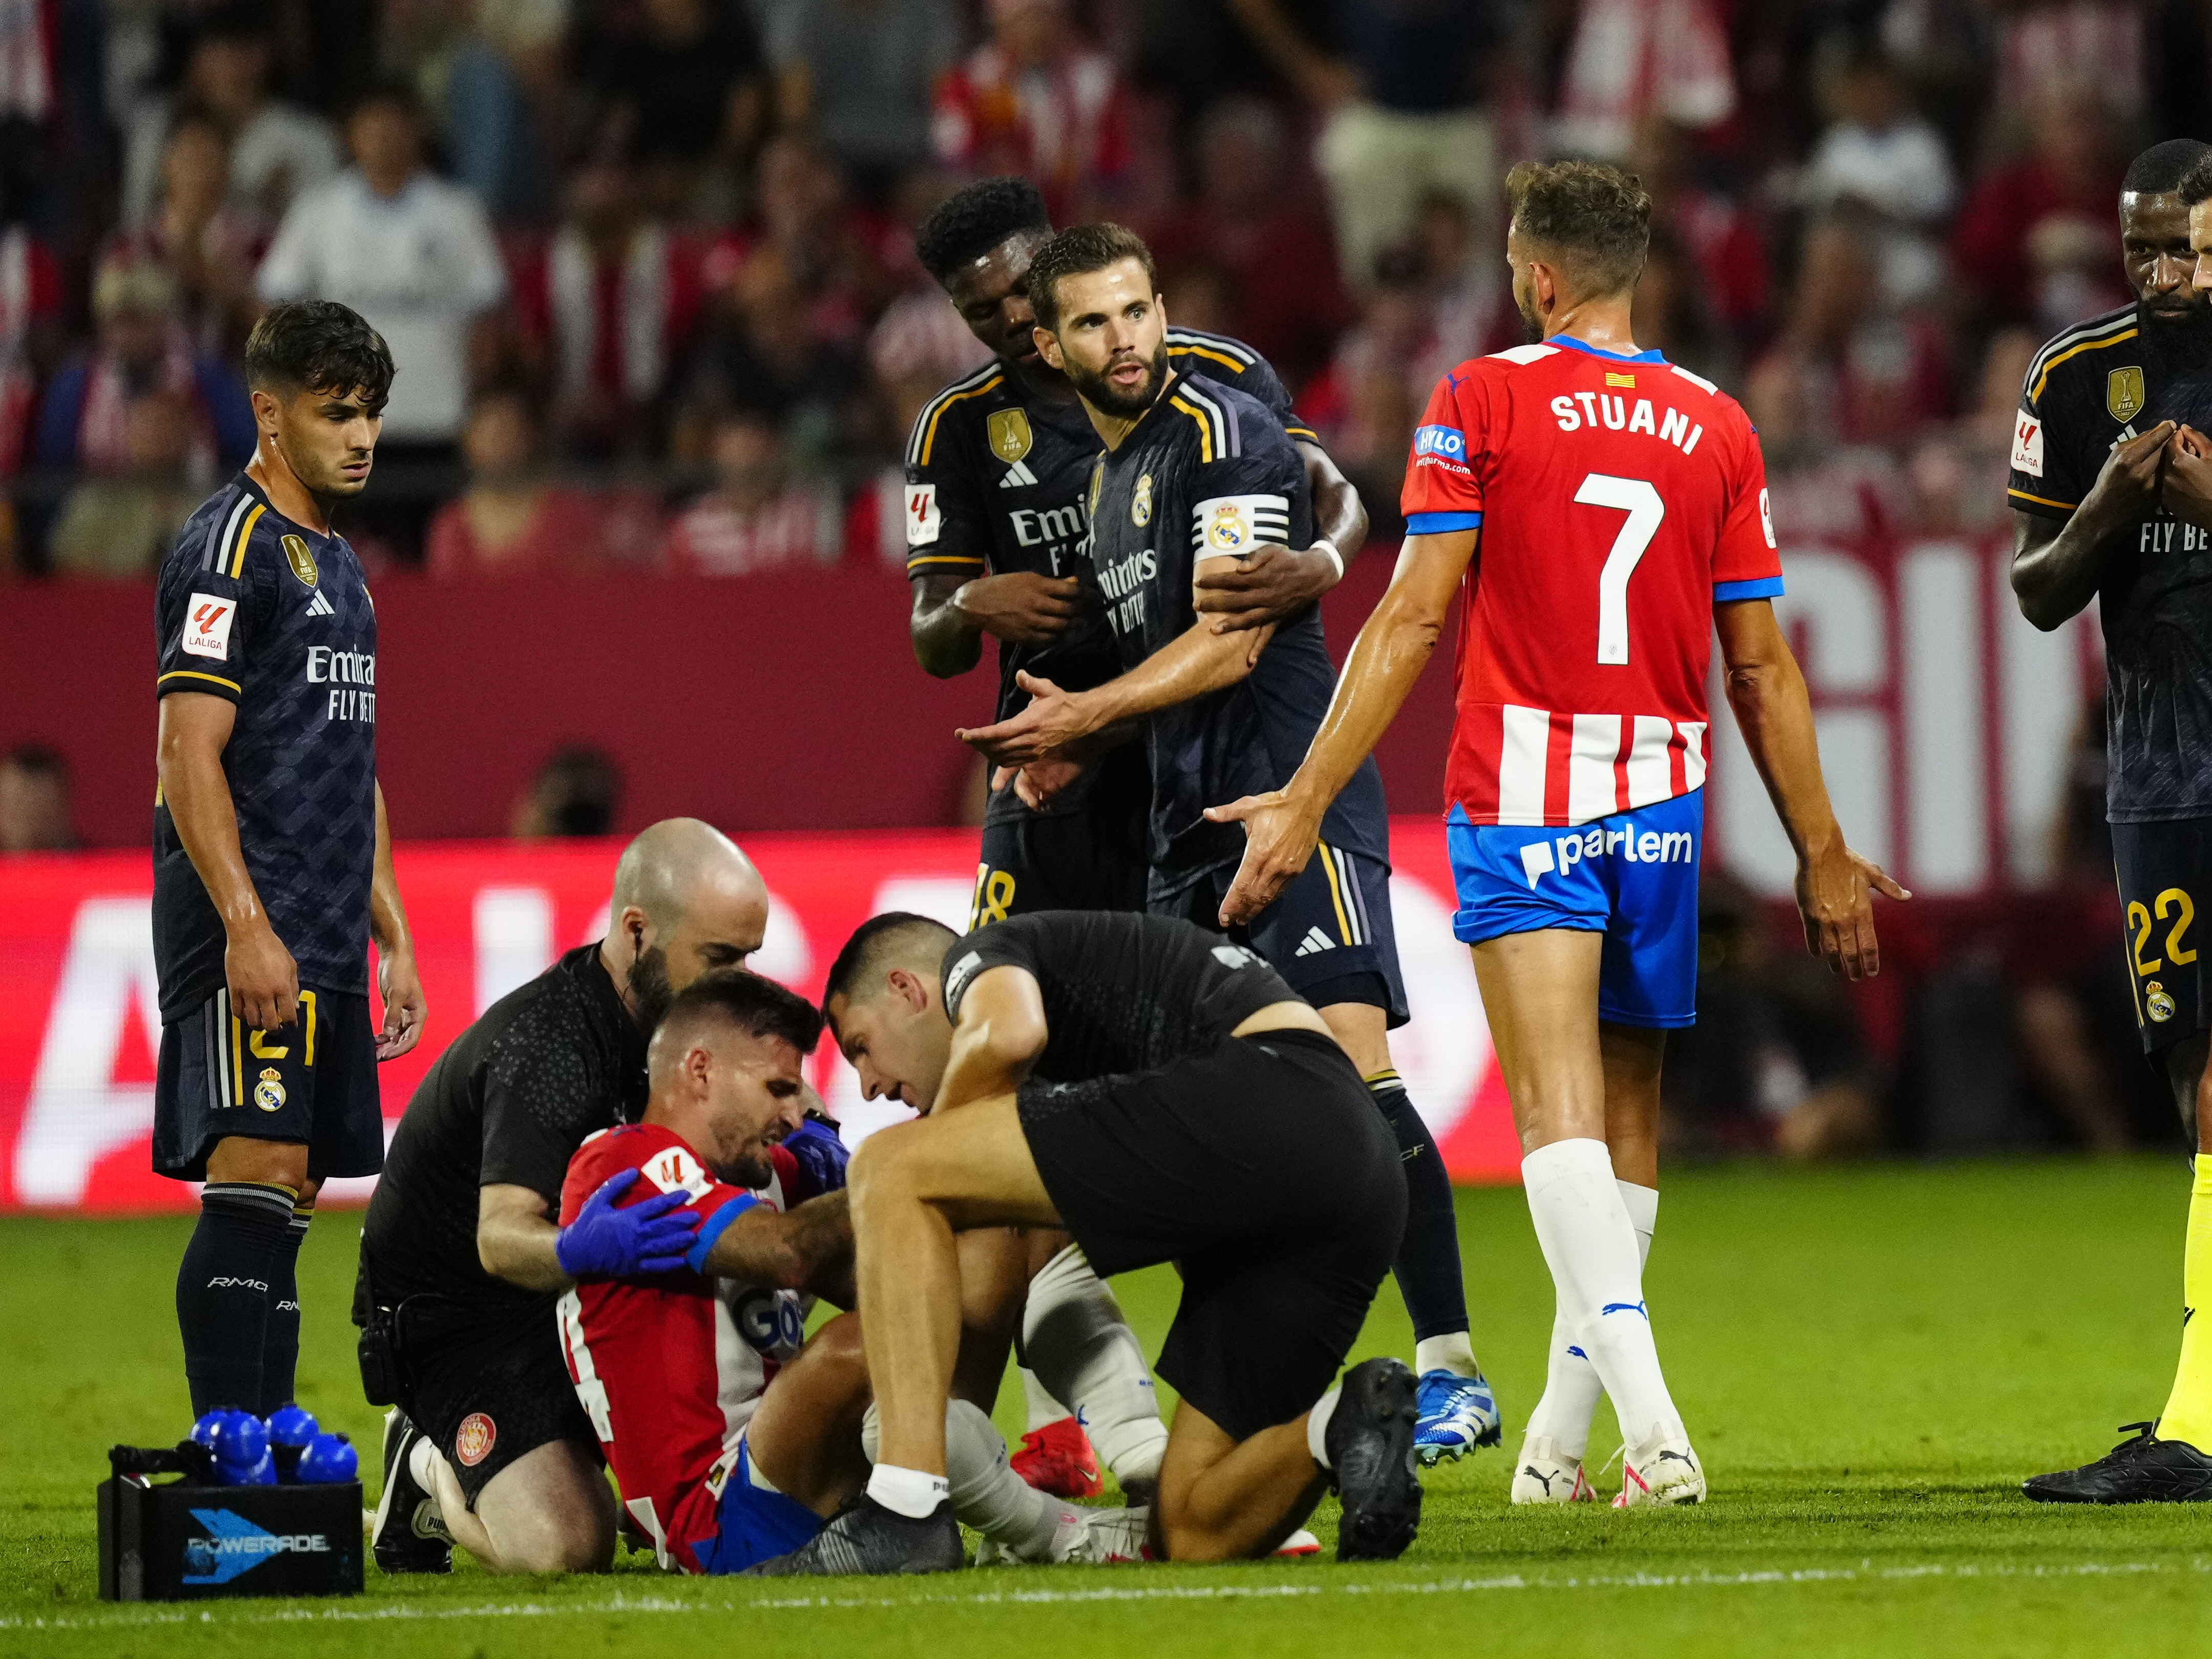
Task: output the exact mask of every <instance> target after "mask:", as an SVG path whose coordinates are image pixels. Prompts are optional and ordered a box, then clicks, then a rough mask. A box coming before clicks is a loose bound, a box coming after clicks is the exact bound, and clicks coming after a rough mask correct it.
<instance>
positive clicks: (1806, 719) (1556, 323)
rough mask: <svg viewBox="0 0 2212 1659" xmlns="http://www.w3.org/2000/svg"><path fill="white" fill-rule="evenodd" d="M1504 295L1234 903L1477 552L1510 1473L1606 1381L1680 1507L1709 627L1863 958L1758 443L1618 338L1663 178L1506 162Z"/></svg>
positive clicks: (1432, 411) (1854, 960)
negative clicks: (1656, 182) (1684, 1159)
mask: <svg viewBox="0 0 2212 1659" xmlns="http://www.w3.org/2000/svg"><path fill="white" fill-rule="evenodd" d="M1507 190H1508V191H1509V193H1510V197H1511V200H1512V204H1513V216H1512V220H1511V223H1510V229H1509V232H1508V234H1507V238H1506V258H1507V261H1508V263H1509V264H1510V265H1511V267H1512V270H1513V293H1514V298H1515V300H1516V302H1517V303H1518V304H1519V306H1520V308H1521V313H1522V317H1523V318H1524V319H1526V320H1527V322H1528V326H1529V330H1530V332H1531V334H1532V336H1533V337H1534V338H1535V339H1536V340H1537V341H1538V342H1540V343H1533V344H1529V345H1524V346H1516V347H1515V348H1513V349H1510V350H1508V351H1502V352H1499V353H1497V354H1496V355H1494V356H1489V357H1485V358H1482V359H1480V360H1478V361H1474V362H1465V363H1462V364H1461V365H1460V366H1459V367H1458V368H1455V369H1454V370H1453V371H1452V372H1451V373H1450V374H1448V375H1446V376H1445V377H1444V379H1443V381H1442V382H1440V383H1439V384H1438V386H1437V388H1436V390H1435V392H1433V393H1432V394H1431V397H1430V399H1429V405H1428V410H1427V413H1426V414H1425V416H1423V419H1422V424H1421V426H1420V427H1419V429H1418V431H1417V432H1416V434H1415V435H1414V443H1413V458H1412V460H1411V463H1410V465H1409V468H1408V471H1407V479H1406V488H1405V510H1406V520H1407V530H1408V532H1410V533H1409V534H1408V536H1407V541H1406V544H1405V548H1404V550H1403V551H1402V552H1401V555H1400V556H1399V561H1398V569H1397V574H1396V575H1395V577H1394V578H1393V580H1392V581H1391V584H1390V587H1389V592H1386V593H1385V594H1384V596H1383V600H1382V603H1381V604H1380V605H1377V607H1376V611H1375V614H1374V615H1373V616H1372V617H1370V618H1369V620H1368V623H1367V625H1366V627H1365V628H1364V629H1362V630H1361V633H1360V635H1359V640H1358V644H1357V645H1356V646H1355V647H1353V650H1352V657H1351V659H1350V661H1349V662H1348V663H1347V664H1346V668H1345V673H1344V678H1343V680H1342V682H1341V683H1340V685H1339V686H1338V688H1337V690H1336V694H1335V697H1334V701H1333V702H1332V703H1331V705H1330V708H1329V711H1328V718H1327V719H1326V720H1324V721H1323V722H1322V726H1321V730H1320V732H1319V734H1318V735H1317V736H1316V738H1315V739H1314V742H1313V744H1312V747H1311V748H1310V750H1308V752H1307V754H1306V757H1305V759H1304V763H1302V764H1301V765H1300V766H1299V767H1298V769H1297V772H1296V774H1295V775H1293V776H1292V777H1291V781H1290V782H1289V783H1288V785H1287V786H1285V787H1284V788H1282V789H1281V790H1279V791H1277V792H1274V793H1268V794H1264V795H1260V796H1256V797H1254V798H1250V799H1244V800H1240V801H1237V802H1236V803H1235V804H1234V805H1228V806H1225V807H1222V808H1218V809H1217V810H1216V811H1213V812H1212V813H1211V814H1210V816H1211V817H1214V818H1215V819H1216V820H1217V821H1220V822H1224V823H1229V822H1242V823H1243V824H1244V826H1245V828H1246V830H1247V833H1248V835H1249V842H1248V844H1247V846H1246V848H1245V852H1244V857H1243V866H1242V867H1241V869H1240V870H1239V872H1238V873H1237V880H1236V883H1235V884H1234V885H1233V886H1232V887H1231V890H1230V891H1229V893H1228V896H1227V897H1226V899H1225V902H1224V903H1223V905H1222V918H1223V920H1224V921H1238V920H1240V919H1242V918H1245V917H1249V916H1250V915H1254V914H1255V913H1257V912H1258V911H1260V910H1261V907H1263V906H1264V905H1266V904H1267V902H1269V901H1270V899H1272V898H1273V896H1274V895H1275V894H1276V893H1277V892H1279V891H1280V890H1282V889H1283V888H1284V887H1285V884H1288V883H1290V882H1291V881H1293V880H1295V879H1297V876H1298V873H1299V872H1301V871H1302V870H1304V869H1305V868H1306V867H1307V866H1308V864H1309V862H1310V860H1311V858H1312V854H1313V852H1314V850H1315V846H1316V840H1317V838H1318V837H1319V836H1320V835H1321V833H1322V822H1323V814H1324V813H1325V812H1326V811H1328V806H1329V804H1330V802H1332V801H1333V800H1334V799H1335V798H1336V796H1337V793H1338V792H1339V791H1340V790H1342V789H1343V788H1344V787H1345V786H1346V783H1347V782H1348V781H1351V780H1352V779H1353V778H1354V777H1355V776H1356V775H1357V774H1358V769H1359V768H1360V766H1361V765H1362V763H1364V761H1365V759H1366V757H1367V756H1368V754H1369V752H1370V750H1372V749H1373V748H1374V746H1375V743H1376V739H1377V738H1380V737H1381V736H1382V734H1383V730H1384V728H1385V727H1387V726H1389V723H1390V720H1391V718H1392V716H1393V715H1395V714H1396V713H1397V711H1398V708H1399V706H1400V705H1401V703H1402V702H1404V701H1405V698H1406V694H1407V691H1408V690H1411V689H1412V687H1413V681H1414V679H1415V678H1417V677H1418V676H1419V673H1420V671H1421V669H1422V666H1423V665H1425V663H1426V662H1427V661H1428V659H1429V653H1430V652H1431V650H1432V649H1433V648H1434V647H1435V646H1436V643H1437V639H1438V637H1439V636H1440V635H1441V634H1442V632H1443V622H1444V617H1445V613H1446V611H1448V609H1449V606H1450V605H1451V601H1452V598H1453V596H1454V594H1455V593H1456V592H1458V590H1459V588H1460V586H1461V585H1462V582H1464V583H1465V584H1466V586H1467V587H1468V602H1467V605H1466V607H1465V609H1464V611H1463V612H1462V623H1461V629H1462V632H1461V639H1460V648H1459V664H1458V718H1457V720H1456V722H1455V726H1454V730H1453V736H1452V749H1451V756H1450V761H1449V767H1448V769H1447V772H1446V784H1445V787H1446V797H1447V799H1448V801H1449V812H1448V815H1447V818H1446V823H1447V824H1448V826H1449V828H1448V831H1447V834H1448V837H1449V847H1450V853H1451V860H1452V874H1453V878H1454V881H1455V884H1456V885H1457V888H1458V896H1459V908H1458V911H1457V913H1456V915H1455V917H1454V918H1453V928H1454V931H1455V933H1456V934H1457V935H1458V937H1459V938H1460V939H1462V941H1464V942H1465V943H1467V944H1468V945H1471V946H1472V947H1473V948H1474V967H1475V975H1476V978H1477V981H1479V983H1480V987H1481V993H1482V1004H1483V1008H1484V1011H1485V1012H1486V1014H1487V1015H1488V1017H1489V1021H1490V1030H1491V1035H1492V1040H1493V1041H1494V1042H1495V1043H1496V1045H1497V1052H1498V1064H1499V1066H1500V1067H1501V1068H1502V1069H1503V1071H1504V1077H1505V1083H1506V1088H1507V1090H1508V1091H1509V1093H1510V1095H1511V1097H1512V1101H1513V1111H1514V1120H1515V1123H1516V1127H1517V1128H1518V1130H1519V1132H1520V1135H1521V1144H1522V1165H1521V1171H1522V1182H1523V1183H1524V1185H1525V1186H1526V1188H1527V1190H1528V1208H1529V1212H1530V1213H1531V1215H1532V1216H1533V1217H1534V1220H1535V1225H1536V1236H1537V1238H1538V1240H1539V1241H1540V1242H1541V1244H1542V1246H1543V1250H1544V1259H1545V1261H1546V1262H1547V1265H1548V1266H1549V1267H1551V1270H1552V1277H1553V1283H1554V1285H1555V1287H1556V1289H1557V1292H1558V1308H1557V1313H1556V1315H1555V1317H1554V1321H1553V1334H1552V1344H1551V1360H1550V1370H1549V1375H1548V1376H1547V1384H1546V1388H1545V1392H1544V1397H1543V1399H1542V1401H1541V1402H1540V1403H1539V1404H1538V1406H1537V1408H1536V1411H1535V1413H1534V1415H1533V1416H1532V1417H1531V1418H1530V1419H1529V1424H1528V1438H1527V1441H1526V1442H1525V1443H1524V1445H1523V1448H1522V1455H1521V1459H1520V1462H1518V1463H1517V1464H1516V1474H1515V1476H1514V1483H1513V1497H1514V1501H1515V1502H1516V1503H1545V1502H1553V1503H1562V1502H1569V1501H1572V1500H1573V1499H1576V1498H1587V1497H1589V1495H1590V1493H1589V1485H1588V1483H1587V1480H1585V1478H1584V1475H1583V1468H1582V1464H1583V1451H1584V1449H1585V1448H1586V1445H1587V1443H1588V1440H1589V1424H1590V1416H1591V1413H1592V1412H1593V1411H1594V1410H1595V1407H1596V1404H1597V1398H1598V1395H1599V1392H1600V1390H1601V1389H1602V1390H1603V1392H1605V1393H1606V1394H1608V1395H1611V1396H1612V1399H1613V1409H1614V1411H1615V1413H1617V1415H1618V1416H1619V1418H1620V1429H1621V1433H1622V1436H1623V1437H1624V1439H1625V1440H1626V1442H1627V1447H1626V1452H1625V1454H1624V1455H1625V1467H1624V1471H1623V1478H1622V1484H1621V1492H1620V1497H1619V1498H1616V1499H1615V1500H1614V1501H1615V1503H1616V1504H1620V1505H1624V1506H1626V1505H1638V1504H1684V1503H1696V1502H1698V1501H1699V1500H1700V1499H1701V1498H1704V1496H1705V1472H1704V1470H1703V1468H1701V1467H1700V1466H1699V1462H1698V1458H1697V1455H1696V1453H1695V1452H1694V1451H1693V1449H1692V1447H1691V1443H1690V1437H1689V1432H1688V1430H1687V1429H1686V1427H1685V1426H1684V1425H1683V1421H1682V1416H1681V1413H1680V1411H1679V1410H1677V1409H1676V1407H1675V1405H1674V1398H1673V1396H1672V1395H1670V1394H1669V1393H1668V1388H1667V1382H1666V1378H1665V1376H1664V1375H1663V1374H1662V1371H1661V1370H1660V1366H1659V1354H1658V1349H1657V1347H1656V1345H1655V1343H1654V1341H1653V1340H1652V1329H1651V1321H1650V1314H1649V1312H1648V1310H1647V1308H1646V1306H1645V1301H1644V1285H1643V1263H1644V1255H1645V1253H1646V1252H1647V1251H1648V1250H1649V1249H1650V1239H1651V1233H1652V1229H1653V1224H1654V1222H1655V1220H1656V1215H1657V1210H1658V1198H1659V1194H1658V1139H1657V1133H1658V1126H1659V1071H1660V1061H1661V1059H1662V1055H1663V1054H1664V1053H1665V1051H1666V1041H1667V1032H1668V1030H1672V1029H1675V1028H1679V1027H1681V1026H1685V1025H1688V1024H1691V1023H1692V1020H1693V1019H1694V1018H1695V1013H1694V999H1695V991H1696V983H1697V950H1698V927H1697V922H1698V898H1697V892H1698V860H1699V854H1700V852H1701V850H1702V842H1703V830H1704V799H1705V798H1704V794H1703V786H1704V783H1705V765H1706V758H1705V757H1706V750H1705V731H1706V722H1707V714H1706V708H1705V679H1706V668H1707V665H1708V661H1709V659H1710V655H1711V639H1712V635H1713V632H1714V631H1717V633H1718V635H1719V636H1720V642H1721V654H1722V658H1723V661H1724V663H1725V664H1726V669H1727V686H1728V696H1729V702H1730V704H1731V705H1732V706H1733V707H1734V708H1735V714H1736V720H1737V723H1738V724H1739V726H1741V729H1742V732H1743V737H1744V742H1745V744H1746V745H1747V747H1748V748H1749V750H1750V751H1751V757H1752V759H1753V763H1755V764H1756V765H1757V766H1758V768H1759V775H1760V776H1761V777H1762V778H1763V779H1765V783H1766V787H1767V793H1768V794H1769V795H1770V796H1771V798H1772V799H1773V801H1774V805H1775V808H1776V810H1777V811H1778V812H1779V813H1780V815H1781V817H1782V821H1783V825H1784V828H1785V829H1787V830H1788V832H1789V835H1790V845H1791V846H1792V847H1793V848H1796V854H1797V883H1796V890H1797V903H1798V908H1799V910H1800V912H1801V913H1802V916H1803V919H1804V926H1805V939H1806V944H1807V946H1808V949H1811V950H1814V951H1818V952H1820V954H1822V955H1823V956H1825V957H1826V958H1827V961H1828V963H1829V965H1830V966H1831V967H1832V968H1833V969H1837V970H1838V972H1841V973H1844V974H1845V975H1849V976H1850V977H1851V978H1853V979H1857V978H1859V977H1860V976H1861V975H1868V974H1872V973H1873V972H1875V969H1876V968H1877V966H1878V965H1879V958H1878V955H1877V951H1876V946H1875V933H1874V924H1873V919H1872V914H1871V897H1870V890H1880V891H1881V892H1883V893H1886V894H1888V895H1889V896H1892V897H1893V898H1902V897H1904V896H1905V892H1904V890H1903V889H1901V888H1899V886H1898V885H1897V884H1895V883H1894V882H1893V881H1891V880H1890V879H1889V878H1888V877H1887V876H1886V875H1884V874H1883V873H1882V872H1881V871H1880V870H1879V869H1877V868H1875V866H1874V865H1872V864H1871V863H1869V861H1868V860H1865V859H1863V858H1861V857H1860V856H1859V855H1858V854H1856V853H1854V852H1852V851H1851V850H1850V848H1849V847H1847V846H1845V845H1844V837H1843V832H1842V830H1841V829H1839V828H1838V825H1837V823H1836V817H1835V814H1834V812H1833V811H1832V810H1831V808H1830V806H1829V804H1828V796H1827V789H1826V785H1825V784H1824V783H1823V782H1822V781H1821V777H1820V757H1819V755H1818V752H1817V750H1816V748H1815V745H1814V733H1813V719H1812V710H1811V707H1810V704H1809V703H1808V700H1807V697H1806V692H1805V683H1804V679H1803V678H1802V675H1800V673H1799V672H1798V670H1797V665H1796V660H1795V659H1793V658H1792V657H1791V655H1790V647H1789V646H1788V644H1787V643H1786V641H1784V638H1783V635H1782V632H1781V629H1779V628H1778V626H1777V625H1776V623H1775V619H1774V610H1773V600H1774V599H1775V598H1776V597H1777V596H1778V595H1779V594H1780V593H1781V592H1782V565H1781V558H1780V555H1779V553H1778V550H1777V549H1776V546H1775V541H1774V533H1773V528H1772V520H1771V517H1770V516H1769V514H1768V512H1767V507H1766V489H1765V465H1764V463H1763V462H1762V461H1761V459H1760V458H1759V441H1758V439H1757V438H1756V436H1755V435H1753V432H1752V428H1751V424H1750V422H1748V421H1747V420H1746V419H1745V417H1744V414H1743V411H1742V410H1741V409H1740V408H1738V407H1737V405H1736V404H1735V401H1734V400H1733V399H1731V398H1729V397H1727V396H1726V395H1725V394H1723V392H1720V391H1719V389H1718V388H1717V387H1715V386H1713V385H1711V383H1710V382H1708V381H1705V380H1700V379H1699V378H1698V377H1697V376H1696V375H1694V374H1690V373H1689V372H1688V371H1687V370H1686V369H1682V368H1675V367H1674V366H1673V365H1672V364H1669V363H1668V362H1665V361H1664V360H1663V359H1662V357H1661V356H1659V354H1658V353H1657V352H1656V351H1638V349H1636V344H1635V341H1634V339H1633V338H1632V336H1631V334H1630V330H1629V319H1630V306H1631V301H1632V298H1633V296H1634V294H1635V290H1636V282H1637V278H1638V275H1639V274H1640V272H1641V271H1642V270H1643V265H1644V250H1645V246H1646V245H1647V242H1648V240H1649V229H1650V215H1651V198H1650V197H1649V196H1647V195H1646V194H1645V193H1644V191H1643V189H1642V188H1641V187H1640V186H1639V185H1638V183H1637V181H1636V180H1635V179H1634V178H1633V177H1632V176H1630V175H1628V174H1626V173H1621V172H1620V171H1619V170H1618V169H1616V168H1613V167H1601V166H1593V165H1591V164H1589V163H1586V162H1580V161H1563V162H1559V163H1555V164H1552V165H1547V166H1540V165H1536V164H1534V163H1523V164H1522V166H1520V167H1516V168H1515V169H1514V170H1513V172H1512V173H1511V174H1510V177H1509V178H1508V179H1507Z"/></svg>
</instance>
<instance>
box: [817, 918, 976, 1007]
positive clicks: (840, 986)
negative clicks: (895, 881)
mask: <svg viewBox="0 0 2212 1659" xmlns="http://www.w3.org/2000/svg"><path fill="white" fill-rule="evenodd" d="M939 935H942V942H939ZM959 937H960V935H959V934H957V933H954V932H953V931H952V929H951V928H950V927H946V926H945V924H944V923H943V922H941V921H937V920H935V919H934V918H933V917H930V916H918V915H915V913H914V912H913V911H911V910H886V911H884V914H883V915H879V916H870V917H869V918H868V919H867V920H866V921H864V922H862V923H861V924H860V926H859V927H856V928H854V930H853V937H852V938H850V939H847V940H846V941H845V948H844V949H843V950H842V951H838V952H837V960H836V961H835V962H833V963H830V964H829V978H828V979H827V980H825V981H823V986H822V1006H823V1007H824V1008H827V1007H828V1006H829V1005H830V1003H832V1002H833V1001H835V1000H836V999H837V998H839V997H849V996H851V995H852V994H853V993H854V991H855V990H857V989H859V988H860V987H861V986H863V985H865V984H866V982H867V981H870V980H872V979H873V978H874V977H875V976H876V975H878V974H879V973H881V972H882V971H883V970H884V968H885V967H887V966H888V965H889V964H890V961H891V958H892V957H896V956H899V955H902V954H903V953H905V952H908V951H915V952H917V953H918V952H920V951H923V950H926V949H928V948H931V947H934V948H935V950H936V951H937V953H938V954H939V956H940V957H941V956H942V955H943V954H944V951H945V946H946V945H951V943H952V941H953V940H954V939H957V938H959Z"/></svg>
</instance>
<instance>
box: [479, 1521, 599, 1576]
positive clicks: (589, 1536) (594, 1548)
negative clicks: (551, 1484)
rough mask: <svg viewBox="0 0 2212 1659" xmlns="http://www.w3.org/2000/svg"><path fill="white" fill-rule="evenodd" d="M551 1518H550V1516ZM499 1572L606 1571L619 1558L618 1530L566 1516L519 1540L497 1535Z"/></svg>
mask: <svg viewBox="0 0 2212 1659" xmlns="http://www.w3.org/2000/svg"><path fill="white" fill-rule="evenodd" d="M549 1519H550V1517H549ZM492 1543H493V1547H494V1550H495V1553H496V1555H497V1558H498V1559H497V1560H496V1562H495V1563H487V1565H491V1566H492V1568H493V1570H494V1571H497V1572H532V1573H548V1572H605V1571H606V1570H607V1569H608V1567H609V1566H611V1565H613V1562H614V1559H615V1529H614V1524H613V1522H612V1521H611V1520H610V1521H608V1522H605V1524H600V1523H597V1522H591V1521H586V1520H585V1519H584V1518H582V1517H580V1516H562V1517H559V1518H558V1519H557V1520H554V1521H553V1522H552V1524H550V1525H549V1526H547V1527H545V1528H542V1529H538V1530H533V1531H532V1533H531V1534H528V1535H527V1536H525V1537H521V1538H516V1539H511V1540H510V1539H501V1538H496V1537H495V1538H494V1539H493V1541H492Z"/></svg>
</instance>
